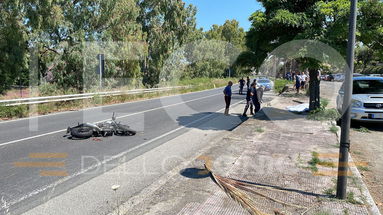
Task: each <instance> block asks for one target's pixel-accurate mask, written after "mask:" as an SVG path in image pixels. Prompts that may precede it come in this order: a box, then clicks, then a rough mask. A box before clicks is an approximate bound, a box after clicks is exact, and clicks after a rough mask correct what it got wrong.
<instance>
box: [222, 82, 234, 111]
mask: <svg viewBox="0 0 383 215" xmlns="http://www.w3.org/2000/svg"><path fill="white" fill-rule="evenodd" d="M231 86H233V82H231V81H229V83H228V84H227V86H226V87H225V89H224V90H223V94H224V95H225V103H226V108H225V115H229V108H230V102H231Z"/></svg>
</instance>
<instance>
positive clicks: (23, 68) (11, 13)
mask: <svg viewBox="0 0 383 215" xmlns="http://www.w3.org/2000/svg"><path fill="white" fill-rule="evenodd" d="M20 10H21V6H20V4H19V2H18V1H13V0H5V1H1V2H0V57H1V60H0V94H1V93H4V92H5V90H7V89H9V87H10V86H11V85H13V84H16V83H15V82H16V81H17V80H20V82H19V83H18V84H27V83H28V72H27V64H28V58H27V54H28V53H27V43H26V37H27V35H26V28H25V26H23V22H22V21H23V19H22V16H21V14H20Z"/></svg>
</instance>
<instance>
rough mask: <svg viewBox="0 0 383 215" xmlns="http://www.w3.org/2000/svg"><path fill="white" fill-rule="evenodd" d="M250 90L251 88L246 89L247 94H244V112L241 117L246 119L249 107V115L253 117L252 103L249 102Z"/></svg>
mask: <svg viewBox="0 0 383 215" xmlns="http://www.w3.org/2000/svg"><path fill="white" fill-rule="evenodd" d="M251 89H252V88H248V89H247V93H246V106H245V110H244V111H243V116H244V117H247V110H248V109H249V107H250V114H251V115H254V112H253V102H252V101H251Z"/></svg>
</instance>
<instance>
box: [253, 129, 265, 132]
mask: <svg viewBox="0 0 383 215" xmlns="http://www.w3.org/2000/svg"><path fill="white" fill-rule="evenodd" d="M255 132H258V133H263V132H265V129H263V128H256V129H255Z"/></svg>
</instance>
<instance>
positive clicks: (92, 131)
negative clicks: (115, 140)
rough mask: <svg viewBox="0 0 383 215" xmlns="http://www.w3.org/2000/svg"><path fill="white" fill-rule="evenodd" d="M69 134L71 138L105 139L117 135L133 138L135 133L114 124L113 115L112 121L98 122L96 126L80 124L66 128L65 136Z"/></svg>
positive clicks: (123, 126)
mask: <svg viewBox="0 0 383 215" xmlns="http://www.w3.org/2000/svg"><path fill="white" fill-rule="evenodd" d="M68 133H70V134H71V136H72V137H76V138H82V139H85V138H90V137H92V136H94V137H100V136H102V137H106V136H112V135H113V134H114V135H118V136H133V135H135V134H136V133H137V132H136V131H135V130H133V129H131V128H130V127H129V126H127V125H123V124H121V123H120V122H116V117H115V115H114V113H113V116H112V120H110V121H105V122H100V123H96V124H92V123H82V124H80V123H79V124H78V125H77V126H75V127H68V129H67V134H68Z"/></svg>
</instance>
